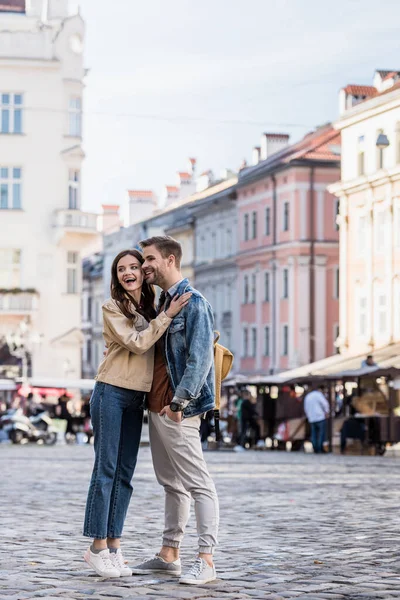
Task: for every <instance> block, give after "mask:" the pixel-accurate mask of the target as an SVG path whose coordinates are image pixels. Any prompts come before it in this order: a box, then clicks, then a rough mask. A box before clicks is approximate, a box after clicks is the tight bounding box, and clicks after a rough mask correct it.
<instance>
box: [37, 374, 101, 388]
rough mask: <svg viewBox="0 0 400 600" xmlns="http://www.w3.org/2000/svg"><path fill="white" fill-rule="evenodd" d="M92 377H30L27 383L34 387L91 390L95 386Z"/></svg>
mask: <svg viewBox="0 0 400 600" xmlns="http://www.w3.org/2000/svg"><path fill="white" fill-rule="evenodd" d="M95 383H96V382H95V380H94V379H55V378H54V379H53V378H51V377H50V378H47V377H30V378H29V380H28V384H29V385H30V386H31V387H35V388H57V389H66V390H87V391H91V390H92V389H93V388H94V386H95Z"/></svg>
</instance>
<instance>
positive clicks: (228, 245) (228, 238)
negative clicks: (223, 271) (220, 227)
mask: <svg viewBox="0 0 400 600" xmlns="http://www.w3.org/2000/svg"><path fill="white" fill-rule="evenodd" d="M225 236H226V256H231V255H232V231H231V230H230V229H227V230H226V234H225Z"/></svg>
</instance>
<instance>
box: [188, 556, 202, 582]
mask: <svg viewBox="0 0 400 600" xmlns="http://www.w3.org/2000/svg"><path fill="white" fill-rule="evenodd" d="M202 570H203V561H202V560H201V558H196V560H195V562H194V564H193V566H192V568H191V569H189V572H188V575H194V577H197V576H198V575H200V573H201V572H202Z"/></svg>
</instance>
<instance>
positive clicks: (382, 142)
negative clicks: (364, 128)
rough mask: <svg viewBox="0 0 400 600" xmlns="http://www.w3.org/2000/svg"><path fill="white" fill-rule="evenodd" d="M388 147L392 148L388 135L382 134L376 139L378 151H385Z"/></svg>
mask: <svg viewBox="0 0 400 600" xmlns="http://www.w3.org/2000/svg"><path fill="white" fill-rule="evenodd" d="M388 146H390V142H389V140H388V136H387V135H386V133H383V132H381V133H380V134H379V135H378V137H377V138H376V147H377V148H378V150H385V148H387V147H388Z"/></svg>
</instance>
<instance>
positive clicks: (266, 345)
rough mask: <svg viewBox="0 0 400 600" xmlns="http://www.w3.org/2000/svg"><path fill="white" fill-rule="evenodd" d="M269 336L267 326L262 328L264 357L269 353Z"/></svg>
mask: <svg viewBox="0 0 400 600" xmlns="http://www.w3.org/2000/svg"><path fill="white" fill-rule="evenodd" d="M269 344H270V334H269V325H267V326H266V327H264V356H269V353H270V348H269Z"/></svg>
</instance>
